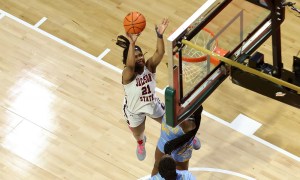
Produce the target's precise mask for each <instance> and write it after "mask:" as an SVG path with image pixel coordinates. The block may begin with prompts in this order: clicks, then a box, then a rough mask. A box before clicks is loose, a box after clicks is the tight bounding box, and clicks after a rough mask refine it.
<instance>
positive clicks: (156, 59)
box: [146, 18, 169, 73]
mask: <svg viewBox="0 0 300 180" xmlns="http://www.w3.org/2000/svg"><path fill="white" fill-rule="evenodd" d="M168 24H169V20H168V18H164V19H163V20H162V22H161V24H159V25H155V31H156V34H157V43H156V51H155V52H154V54H153V56H152V57H151V58H149V59H148V61H147V63H146V65H147V68H148V69H149V70H150V71H151V72H153V73H155V72H156V67H157V66H158V64H159V63H160V62H161V60H162V58H163V56H164V53H165V45H164V40H163V34H164V32H165V30H166V28H167V27H168Z"/></svg>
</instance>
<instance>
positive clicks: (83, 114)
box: [0, 0, 300, 179]
mask: <svg viewBox="0 0 300 180" xmlns="http://www.w3.org/2000/svg"><path fill="white" fill-rule="evenodd" d="M203 2H204V1H189V2H188V3H187V2H184V1H179V0H174V1H167V0H162V1H159V2H158V1H149V2H144V1H136V2H132V1H127V0H126V1H119V0H106V1H101V3H100V2H99V1H96V0H88V1H79V0H76V1H66V0H64V1H60V3H55V2H48V1H41V0H27V1H25V0H20V1H18V2H16V1H12V0H6V1H1V2H0V9H1V10H4V11H6V12H8V13H10V14H12V15H14V16H16V17H18V18H20V19H22V20H24V21H26V22H28V23H30V24H32V25H34V24H36V23H37V22H38V21H39V20H40V19H41V18H43V17H47V20H46V22H45V23H43V24H42V25H41V26H40V28H41V29H43V30H44V31H46V32H48V33H50V34H51V35H54V36H55V37H58V38H60V39H62V40H64V41H66V42H68V43H70V44H72V45H74V46H76V47H78V48H80V49H82V50H83V51H85V52H87V53H89V54H91V55H92V56H95V57H98V56H99V55H100V54H101V53H102V52H103V51H104V50H106V48H109V49H110V52H109V53H108V54H107V55H106V56H105V57H104V58H103V60H104V61H106V62H108V63H109V64H112V65H114V66H115V67H117V68H120V69H122V68H123V65H122V63H121V54H122V49H121V48H119V47H117V46H116V45H115V41H114V39H115V38H116V37H117V35H119V34H123V27H122V20H123V16H124V15H125V14H126V13H127V12H129V11H131V10H133V9H134V10H139V11H140V12H143V14H145V15H146V18H147V27H146V30H145V32H144V33H143V36H141V37H140V38H141V39H140V40H139V43H140V45H141V46H142V47H143V49H145V50H144V51H147V52H149V53H150V54H151V53H152V52H153V51H154V50H153V48H154V47H153V45H154V44H155V41H154V40H153V37H155V34H154V32H153V28H152V27H151V26H154V23H158V22H159V21H160V19H161V18H162V17H166V16H168V17H169V18H170V20H171V23H170V27H169V28H168V32H167V33H170V32H172V31H173V30H174V29H175V28H176V27H178V26H179V25H180V24H181V23H182V22H184V20H185V19H186V18H187V17H189V16H190V15H191V14H192V13H193V12H194V11H195V10H196V9H198V8H199V7H200V6H201V4H203ZM296 2H297V5H298V4H300V2H299V1H296ZM158 3H159V4H160V6H158V5H157V4H158ZM158 12H159V13H158ZM0 16H1V14H0ZM297 21H299V18H296V17H295V16H294V15H292V14H291V12H290V11H287V16H286V21H285V22H284V24H283V30H282V37H283V40H282V43H283V46H284V48H285V49H286V50H285V51H284V53H283V56H284V57H285V59H284V61H285V62H286V63H285V64H287V67H288V68H290V65H291V64H290V58H291V55H296V53H297V52H298V51H299V42H297V39H296V38H295V36H294V34H296V33H297V29H299V28H297V23H293V22H297ZM289 27H293V28H289ZM269 43H270V42H269ZM262 51H270V46H269V44H266V45H263V46H262ZM0 52H1V56H0V79H1V89H0V99H1V101H0V129H1V130H0V144H1V146H0V159H1V160H0V179H138V178H141V177H144V176H146V175H149V174H150V172H151V169H152V166H153V162H154V159H153V157H154V150H155V146H156V141H157V139H158V136H159V128H160V126H159V124H157V123H155V122H154V121H151V120H150V119H149V120H147V128H146V134H147V136H148V142H147V145H146V147H147V158H146V160H145V161H143V162H140V161H138V160H137V159H136V157H135V142H134V138H133V137H132V135H131V132H130V131H129V129H128V128H127V126H126V124H125V123H124V121H123V115H122V111H121V106H122V98H123V89H122V85H121V83H120V79H121V76H120V74H119V73H117V72H115V71H113V70H112V69H110V68H108V67H106V66H104V65H103V64H101V63H98V62H96V61H93V60H91V59H90V58H88V57H86V56H84V55H82V54H79V53H78V52H76V51H74V50H73V49H70V48H68V47H66V46H64V45H62V44H60V43H58V42H56V41H53V39H50V38H48V37H45V36H44V35H42V34H41V33H39V32H36V31H34V30H32V29H30V28H28V27H25V26H24V25H22V24H20V23H17V22H15V21H14V20H12V19H11V18H9V17H3V18H2V19H0ZM167 56H168V54H166V56H165V58H164V59H163V62H162V63H161V65H160V67H159V71H158V77H159V78H158V86H159V88H161V89H163V88H164V87H165V86H166V85H167V81H166V80H167V74H166V65H165V63H166V62H167ZM287 59H288V60H287ZM160 96H161V98H162V99H163V97H162V95H160ZM240 97H243V98H240ZM204 107H205V110H206V111H208V112H209V113H212V114H214V115H216V116H217V117H220V118H222V119H224V120H225V121H227V122H229V123H230V122H231V121H232V120H233V119H234V118H235V117H236V116H237V115H239V114H244V115H246V116H248V117H250V118H252V119H255V120H256V121H258V122H260V123H261V124H262V127H261V128H260V129H259V130H258V131H257V132H256V133H255V135H256V136H258V137H260V138H261V139H264V140H266V141H268V142H270V143H272V144H274V145H276V146H278V147H280V148H282V149H285V150H287V151H289V152H291V153H293V154H295V155H296V156H298V157H299V156H300V143H299V141H298V139H299V137H300V132H299V129H300V123H299V121H300V119H299V117H300V111H299V109H297V108H293V107H290V106H287V105H285V104H282V103H280V102H276V101H274V100H271V99H269V98H266V97H263V96H261V95H259V94H256V93H254V92H251V91H249V90H246V89H243V88H241V87H238V86H236V85H234V84H232V83H231V82H230V79H227V80H226V81H225V82H224V83H223V84H222V85H221V86H220V87H219V88H218V89H217V90H216V91H215V92H214V93H213V95H212V96H210V97H209V98H208V100H207V101H206V102H205V103H204ZM198 137H199V138H200V139H201V141H202V145H203V147H202V149H201V150H200V151H195V152H194V154H193V158H192V159H191V162H190V167H196V168H197V167H199V168H203V167H210V168H215V170H216V169H223V170H229V171H233V172H237V173H241V174H244V175H246V176H249V177H252V178H256V179H299V178H300V174H299V172H300V164H299V161H297V160H295V159H292V158H290V157H287V156H285V155H283V154H281V153H279V152H277V151H275V150H274V149H271V148H269V147H267V146H265V145H264V144H261V143H260V142H258V141H255V140H253V139H251V138H249V137H247V136H244V135H242V134H240V133H238V132H236V131H234V130H232V129H230V128H228V127H226V126H224V125H222V124H219V123H217V122H215V121H213V120H212V119H210V118H208V117H206V116H204V117H203V122H202V125H201V129H200V133H199V134H198ZM193 174H194V175H195V176H196V177H197V178H199V179H200V178H203V179H235V178H236V179H243V178H241V177H240V178H238V177H235V178H234V177H233V176H232V175H226V174H224V173H216V172H208V171H201V170H199V169H198V170H197V171H193Z"/></svg>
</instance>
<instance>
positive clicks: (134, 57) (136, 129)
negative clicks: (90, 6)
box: [117, 18, 169, 161]
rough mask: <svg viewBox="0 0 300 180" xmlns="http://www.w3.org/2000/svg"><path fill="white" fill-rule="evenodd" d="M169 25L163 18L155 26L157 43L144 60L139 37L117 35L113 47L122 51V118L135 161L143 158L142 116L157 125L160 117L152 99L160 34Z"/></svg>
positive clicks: (160, 55)
mask: <svg viewBox="0 0 300 180" xmlns="http://www.w3.org/2000/svg"><path fill="white" fill-rule="evenodd" d="M168 24H169V20H168V19H167V18H164V19H163V20H162V22H161V24H159V25H158V26H156V28H155V30H156V34H157V44H156V51H155V53H154V54H153V56H151V57H150V58H149V59H148V60H147V61H145V59H144V54H143V52H142V50H141V48H140V47H139V46H136V40H137V38H138V37H139V34H128V33H126V35H127V38H128V39H127V38H125V37H124V36H118V41H117V45H119V46H121V47H123V48H124V51H123V64H124V65H125V67H124V70H123V72H122V84H123V86H124V91H125V98H124V106H123V111H124V116H125V119H126V121H127V123H128V125H129V128H130V129H131V131H132V133H133V136H134V138H135V139H136V140H137V143H138V144H137V150H136V154H137V157H138V159H139V160H141V161H142V160H144V159H145V157H146V150H145V142H146V136H145V135H144V130H145V119H146V116H149V117H151V118H152V119H155V120H156V121H158V122H161V120H162V117H163V116H164V113H165V110H164V104H162V103H161V102H160V100H159V99H158V97H156V93H155V88H156V79H155V73H156V67H157V66H158V64H159V63H160V62H161V60H162V58H163V55H164V53H165V46H164V40H163V34H164V32H165V30H166V28H167V26H168Z"/></svg>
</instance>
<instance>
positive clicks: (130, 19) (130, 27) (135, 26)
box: [123, 12, 146, 34]
mask: <svg viewBox="0 0 300 180" xmlns="http://www.w3.org/2000/svg"><path fill="white" fill-rule="evenodd" d="M123 25H124V28H125V31H126V32H127V33H129V34H139V33H141V32H142V31H143V30H144V29H145V27H146V19H145V17H144V16H143V15H142V14H141V13H139V12H130V13H128V14H127V15H126V16H125V18H124V22H123Z"/></svg>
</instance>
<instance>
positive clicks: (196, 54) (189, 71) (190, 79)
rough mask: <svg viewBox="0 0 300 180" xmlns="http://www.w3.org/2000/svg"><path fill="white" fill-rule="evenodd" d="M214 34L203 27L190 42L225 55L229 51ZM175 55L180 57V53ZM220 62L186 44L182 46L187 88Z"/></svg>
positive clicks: (183, 70)
mask: <svg viewBox="0 0 300 180" xmlns="http://www.w3.org/2000/svg"><path fill="white" fill-rule="evenodd" d="M214 36H215V35H214V33H213V32H212V31H211V30H209V29H207V28H203V29H202V30H201V31H200V32H199V33H198V34H197V35H196V36H194V37H193V38H192V39H191V40H190V42H192V43H194V44H196V45H199V46H202V47H205V48H207V49H208V50H210V51H213V52H215V53H217V54H219V55H221V56H224V55H225V54H226V53H227V52H228V51H226V50H224V49H222V48H220V47H218V40H217V39H214ZM212 39H213V40H212ZM175 56H176V58H177V59H178V58H179V55H178V53H176V54H175ZM219 63H220V61H219V60H218V59H217V58H215V57H212V56H208V55H207V54H204V53H203V52H201V51H199V50H196V49H194V48H192V47H189V46H184V47H183V48H182V74H183V83H184V84H185V85H184V86H185V89H186V90H188V91H189V90H190V87H193V86H195V84H196V83H198V82H199V81H201V79H203V78H204V77H205V76H206V75H207V74H208V73H209V72H210V71H211V68H214V67H216V66H217V65H218V64H219Z"/></svg>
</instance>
